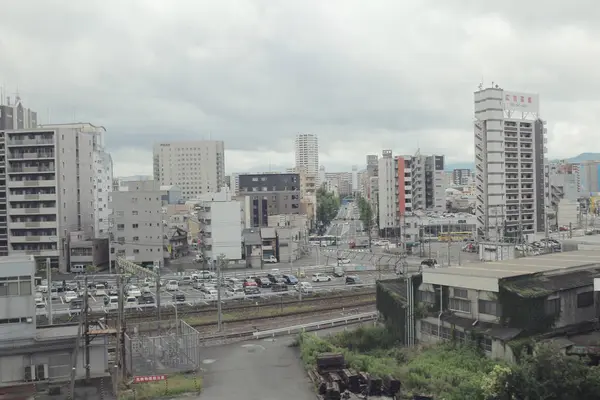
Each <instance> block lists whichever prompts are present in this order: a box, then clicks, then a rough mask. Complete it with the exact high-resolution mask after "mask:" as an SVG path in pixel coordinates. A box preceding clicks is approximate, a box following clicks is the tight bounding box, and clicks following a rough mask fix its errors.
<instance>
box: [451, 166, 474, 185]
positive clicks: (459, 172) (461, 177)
mask: <svg viewBox="0 0 600 400" xmlns="http://www.w3.org/2000/svg"><path fill="white" fill-rule="evenodd" d="M471 180H472V175H471V170H470V169H468V168H461V169H454V170H452V184H453V185H454V186H467V185H470V184H471Z"/></svg>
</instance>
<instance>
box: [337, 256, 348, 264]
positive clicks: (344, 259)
mask: <svg viewBox="0 0 600 400" xmlns="http://www.w3.org/2000/svg"><path fill="white" fill-rule="evenodd" d="M337 262H338V264H350V260H349V259H347V258H341V257H340V258H338V259H337Z"/></svg>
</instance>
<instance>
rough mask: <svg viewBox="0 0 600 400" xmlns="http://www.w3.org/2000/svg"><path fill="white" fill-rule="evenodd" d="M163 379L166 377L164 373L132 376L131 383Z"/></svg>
mask: <svg viewBox="0 0 600 400" xmlns="http://www.w3.org/2000/svg"><path fill="white" fill-rule="evenodd" d="M165 379H167V376H166V375H149V376H135V377H134V378H133V383H145V382H156V381H164V380H165Z"/></svg>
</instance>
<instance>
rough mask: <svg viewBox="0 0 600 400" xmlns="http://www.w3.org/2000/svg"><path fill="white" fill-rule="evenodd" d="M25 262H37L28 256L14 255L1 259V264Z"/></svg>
mask: <svg viewBox="0 0 600 400" xmlns="http://www.w3.org/2000/svg"><path fill="white" fill-rule="evenodd" d="M24 261H32V262H33V261H35V258H34V257H33V256H28V255H26V254H13V255H10V256H3V257H0V264H12V263H14V262H24Z"/></svg>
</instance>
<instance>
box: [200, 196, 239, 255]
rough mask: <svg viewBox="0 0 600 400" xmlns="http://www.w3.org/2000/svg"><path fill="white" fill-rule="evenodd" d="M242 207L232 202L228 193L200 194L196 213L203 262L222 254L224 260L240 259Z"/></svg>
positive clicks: (237, 202)
mask: <svg viewBox="0 0 600 400" xmlns="http://www.w3.org/2000/svg"><path fill="white" fill-rule="evenodd" d="M241 210H242V204H241V203H240V202H239V201H237V200H232V198H231V192H230V191H227V190H223V191H222V192H221V193H214V194H212V195H211V194H207V195H203V196H202V197H201V199H200V200H199V201H198V203H197V206H196V212H197V216H198V221H199V223H200V232H199V238H198V244H199V249H200V251H202V253H203V254H204V257H205V258H206V260H214V259H215V258H216V257H218V256H219V255H221V254H223V255H225V258H227V259H228V260H241V259H242V230H243V227H244V221H242V218H241V215H242V214H241Z"/></svg>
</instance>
